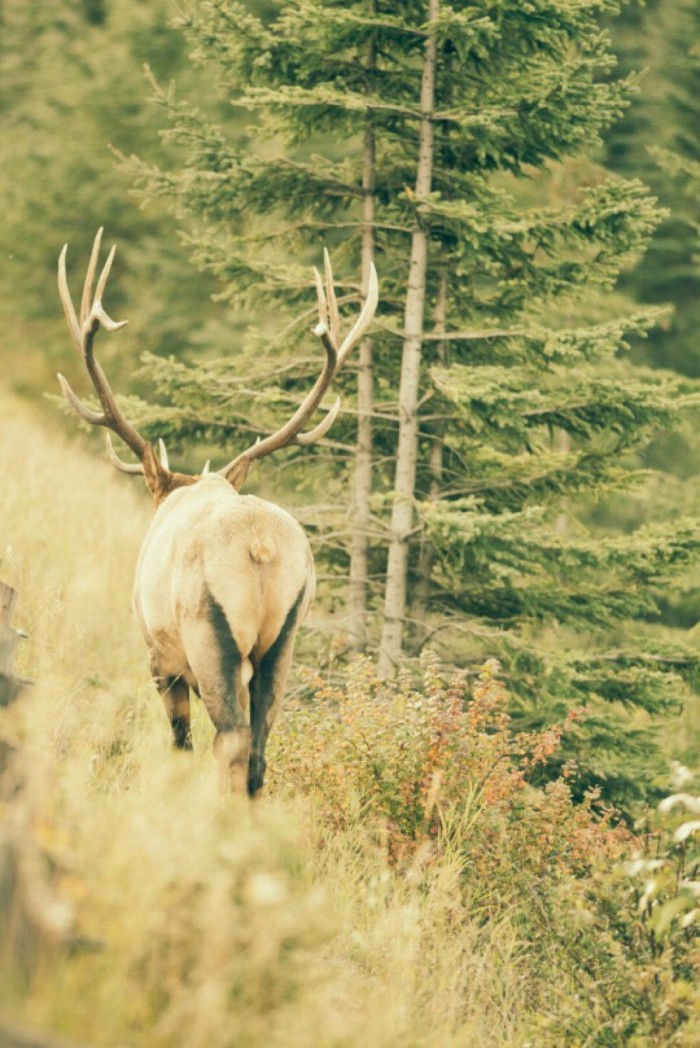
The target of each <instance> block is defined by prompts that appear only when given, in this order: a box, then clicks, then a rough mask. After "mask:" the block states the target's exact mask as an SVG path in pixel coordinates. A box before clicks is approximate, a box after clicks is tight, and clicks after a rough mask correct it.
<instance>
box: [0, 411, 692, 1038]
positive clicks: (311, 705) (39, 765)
mask: <svg viewBox="0 0 700 1048" xmlns="http://www.w3.org/2000/svg"><path fill="white" fill-rule="evenodd" d="M0 409H1V410H2V415H3V442H2V448H1V449H0V476H1V477H2V493H3V513H2V533H1V536H0V542H1V543H2V568H1V575H2V578H3V579H4V580H5V581H7V582H8V583H10V584H12V585H14V586H15V587H17V589H18V590H19V591H20V598H21V599H20V605H19V613H18V615H17V616H16V618H17V625H20V626H22V627H23V628H25V629H26V630H27V632H28V633H29V634H30V637H29V640H28V641H27V642H25V645H24V648H23V651H22V657H21V660H20V665H18V667H17V668H18V670H19V671H20V672H22V673H24V674H26V675H28V676H31V677H32V678H34V680H35V682H36V683H35V685H34V687H33V688H32V689H31V690H29V691H28V692H27V693H26V694H25V696H24V697H23V698H22V700H21V701H19V702H18V703H16V704H15V705H14V706H12V707H10V708H9V709H7V710H5V711H2V716H1V719H0V736H1V737H2V738H3V739H4V740H6V741H11V742H13V743H14V744H16V745H17V746H19V747H21V750H22V760H21V763H20V772H21V776H22V777H23V779H24V786H23V787H22V789H21V790H20V792H19V793H17V794H11V792H10V791H9V790H8V789H6V790H5V794H4V796H5V800H4V801H3V802H2V805H3V808H4V812H3V814H4V816H5V819H4V821H5V824H6V830H5V831H4V836H3V840H2V855H3V856H4V857H5V858H6V856H7V848H8V842H9V843H10V844H12V843H13V842H14V846H15V847H18V848H19V853H20V855H21V856H23V859H22V861H21V862H20V863H19V868H20V871H21V872H20V891H19V892H18V891H15V892H14V894H12V892H11V891H9V889H8V881H7V876H6V875H4V876H3V878H0V880H2V889H3V894H2V896H1V897H0V902H1V903H2V921H1V922H0V924H1V926H0V932H1V933H2V934H0V941H4V943H5V945H4V947H3V950H2V951H0V965H1V966H2V976H3V982H4V984H5V986H6V993H5V1003H4V1006H3V1007H4V1017H5V1018H9V1019H11V1020H12V1021H13V1022H21V1023H23V1024H27V1025H29V1026H30V1027H32V1028H36V1029H43V1030H51V1031H53V1032H56V1033H60V1034H62V1035H63V1036H64V1037H69V1038H71V1039H73V1040H75V1041H76V1042H78V1043H80V1044H85V1045H91V1046H94V1048H102V1046H117V1045H126V1044H128V1045H139V1046H141V1045H143V1046H148V1048H151V1046H157V1048H161V1046H162V1048H165V1046H168V1048H173V1046H182V1048H185V1046H186V1048H198V1046H201V1048H205V1046H207V1048H209V1046H212V1045H216V1046H227V1045H231V1046H233V1045H246V1046H247V1048H255V1046H258V1045H260V1046H262V1045H265V1046H266V1048H269V1046H274V1045H278V1046H280V1048H282V1046H284V1048H302V1046H308V1048H311V1046H314V1048H331V1046H334V1048H335V1046H338V1048H340V1046H354V1045H372V1048H383V1046H386V1048H389V1046H393V1045H399V1044H400V1045H402V1046H409V1048H410V1046H416V1048H418V1046H420V1048H431V1046H435V1048H438V1046H439V1048H450V1046H454V1048H457V1046H464V1045H470V1046H475V1048H478V1046H489V1048H491V1046H497V1045H498V1046H501V1045H502V1046H506V1045H507V1046H516V1045H519V1046H523V1048H524V1046H525V1045H552V1046H554V1045H562V1044H571V1045H584V1044H585V1045H597V1044H600V1045H617V1044H620V1045H622V1044H639V1045H642V1044H643V1045H662V1044H663V1045H666V1044H674V1045H688V1046H689V1045H691V1044H695V1043H697V1037H698V1035H699V1034H700V1029H699V1027H698V1004H699V1001H698V997H697V989H696V985H697V984H695V985H694V977H695V975H696V974H697V968H698V956H697V950H696V947H695V946H694V940H693V939H692V927H691V925H690V920H692V892H690V895H689V890H686V889H682V890H681V892H680V894H679V892H678V878H679V876H680V875H681V873H682V871H681V867H680V865H679V863H680V862H681V859H680V858H679V855H678V851H677V846H676V845H674V843H673V840H672V839H671V837H670V833H671V830H672V829H673V827H674V826H675V825H677V823H678V822H679V821H682V818H683V816H682V815H680V816H678V817H677V818H674V817H673V816H672V815H671V816H665V817H663V818H665V819H666V820H668V819H672V818H674V821H673V822H672V823H671V825H670V826H664V823H663V822H662V823H659V825H658V826H657V827H656V831H657V835H656V836H654V837H653V838H652V837H651V836H648V837H642V836H637V837H634V836H632V834H631V833H630V831H628V830H627V829H624V828H621V827H619V826H617V827H616V825H615V817H614V813H612V812H610V811H605V810H602V811H597V812H596V807H597V805H596V798H595V796H594V795H589V797H588V798H587V801H586V802H585V803H584V804H582V805H580V806H574V805H573V804H572V803H571V798H570V785H569V783H570V780H573V779H574V778H575V774H576V772H575V768H568V769H567V770H566V774H565V775H564V776H563V777H562V778H561V779H560V780H558V781H557V782H554V783H552V784H550V785H549V786H548V787H547V788H546V789H544V790H541V789H539V788H537V786H536V785H535V784H536V781H537V774H536V773H537V768H538V766H539V765H540V764H541V762H542V761H543V760H544V759H546V757H547V756H548V755H551V753H552V752H553V751H554V750H556V748H557V746H558V744H559V738H560V735H561V732H563V731H570V732H575V731H576V730H577V723H576V719H577V718H576V716H572V717H570V718H569V720H568V722H567V723H565V724H563V725H560V726H558V727H557V728H555V729H549V730H548V731H546V732H544V733H540V734H529V735H524V734H522V733H521V734H518V733H516V732H514V731H513V729H512V728H511V726H510V722H509V719H508V716H507V714H506V713H505V705H504V703H505V699H506V696H505V689H504V688H503V686H502V684H501V683H500V681H499V678H498V666H497V665H496V664H494V663H487V664H485V665H484V667H483V669H482V672H481V675H480V677H479V679H478V680H477V681H475V682H471V683H467V682H466V681H465V679H464V677H463V676H461V675H459V674H457V675H453V676H452V677H449V678H446V677H444V676H443V675H442V674H441V673H440V671H439V668H438V666H437V664H436V663H435V661H434V659H431V658H430V657H428V658H426V659H424V662H423V679H422V680H421V681H418V682H416V681H412V680H409V679H408V678H399V680H398V682H397V683H395V684H392V685H386V684H380V682H378V681H377V680H375V679H374V677H373V674H372V671H371V668H370V666H369V664H368V663H366V662H363V661H359V662H357V663H356V664H355V665H354V667H353V668H352V670H351V672H350V673H349V674H348V677H347V683H346V685H345V687H343V688H331V687H328V686H326V685H325V684H324V682H323V681H322V680H321V679H320V678H319V677H318V674H317V671H316V669H315V667H313V666H311V667H307V668H306V669H304V668H302V669H301V670H299V673H298V678H297V686H296V689H295V694H296V695H299V696H301V697H300V698H296V699H293V700H291V701H290V702H289V704H288V708H287V710H286V711H285V712H284V713H283V715H282V718H281V720H280V722H279V723H278V725H277V727H276V729H275V734H274V735H273V739H272V740H271V747H270V749H271V753H270V765H271V771H272V775H271V783H270V787H269V789H268V792H267V794H266V796H265V798H264V799H263V800H262V801H261V802H259V803H258V804H257V805H256V806H255V807H254V808H252V809H251V808H249V807H248V805H247V804H246V805H242V804H238V803H235V802H234V801H232V800H230V799H222V798H220V797H218V796H217V793H216V787H215V774H214V766H213V760H212V757H211V751H210V745H209V739H210V734H211V731H210V726H209V724H208V722H207V721H206V718H205V716H204V715H203V712H202V710H201V707H200V706H199V704H197V705H196V707H195V722H194V731H195V754H194V756H191V755H182V754H176V753H174V752H172V751H171V748H170V741H169V730H168V728H167V726H166V720H165V717H164V715H163V713H162V710H161V709H160V703H159V700H158V698H157V696H156V694H155V691H154V689H153V688H152V685H151V684H150V682H149V679H148V671H147V666H146V656H145V650H144V648H143V645H142V642H141V639H140V637H139V636H138V631H137V627H136V624H135V623H134V621H133V619H132V617H131V611H130V587H131V577H132V571H133V565H134V562H135V558H136V554H137V549H138V545H139V541H140V537H141V536H142V534H143V531H144V529H145V527H146V524H147V520H148V518H149V509H150V507H149V505H148V499H147V497H146V495H145V493H142V492H141V490H140V489H139V485H138V484H136V483H134V484H130V483H129V481H128V480H126V479H125V478H123V477H120V476H113V475H112V472H111V471H110V469H108V468H107V466H106V464H105V463H103V462H101V461H98V460H96V459H95V458H93V457H91V456H89V455H88V454H87V453H86V452H85V451H84V450H83V449H82V448H81V447H80V446H78V445H77V444H69V443H67V442H66V441H65V440H64V439H63V438H62V437H61V436H60V434H57V433H56V432H46V431H43V430H42V429H41V428H40V427H39V426H38V425H37V423H36V420H35V419H34V418H32V417H31V416H30V415H29V414H28V413H27V409H26V407H25V406H20V405H18V402H16V401H15V400H13V399H10V398H9V397H6V396H3V398H2V400H1V401H0ZM581 715H582V714H581ZM660 818H661V817H660ZM652 847H653V849H654V855H655V857H656V858H657V859H658V862H659V865H657V867H655V872H654V874H653V877H654V885H655V887H654V888H653V889H651V888H650V887H649V885H648V883H647V884H646V885H645V877H648V867H647V865H646V861H647V859H646V858H645V856H646V857H647V858H648V856H649V850H650V848H652ZM635 854H636V855H637V859H636V865H635V866H632V867H631V866H629V865H625V863H627V862H628V861H629V860H630V859H631V858H632V857H633V856H634V855H635ZM30 860H31V861H30ZM684 875H685V877H686V879H688V878H689V877H690V879H691V880H692V877H691V875H690V872H689V870H688V869H686V871H685V874H684ZM23 877H24V878H25V879H26V882H27V883H26V884H25V886H24V889H22V887H21V886H22V883H23V882H22V878H23ZM645 887H646V895H643V892H644V890H645ZM39 889H40V890H39ZM23 892H24V894H23ZM684 892H685V894H684ZM689 899H691V901H690V902H689V901H688V900H689ZM8 900H9V902H8ZM640 900H641V905H640ZM8 907H9V908H8ZM20 911H21V912H20ZM27 912H29V913H30V914H31V921H30V923H32V922H33V923H32V927H33V928H34V932H33V934H32V935H31V936H27V935H26V934H23V928H25V924H26V921H27V920H28V918H27ZM689 915H690V918H689ZM23 922H25V924H23ZM681 924H685V925H687V927H681ZM25 932H26V928H25ZM0 1018H1V1016H0Z"/></svg>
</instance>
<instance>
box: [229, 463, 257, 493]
mask: <svg viewBox="0 0 700 1048" xmlns="http://www.w3.org/2000/svg"><path fill="white" fill-rule="evenodd" d="M250 466H251V461H250V459H249V458H248V456H247V455H241V457H240V458H238V459H236V461H235V462H234V463H233V464H232V465H231V466H229V468H228V469H227V470H226V472H225V473H224V476H225V477H226V480H227V481H228V482H229V484H231V485H233V487H234V488H235V489H236V491H240V489H241V488H242V487H243V484H244V483H245V479H246V477H247V476H248V472H249V470H250Z"/></svg>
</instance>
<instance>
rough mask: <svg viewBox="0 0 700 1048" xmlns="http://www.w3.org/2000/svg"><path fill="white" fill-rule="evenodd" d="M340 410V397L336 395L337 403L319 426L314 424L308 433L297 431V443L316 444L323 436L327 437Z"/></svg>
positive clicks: (304, 444)
mask: <svg viewBox="0 0 700 1048" xmlns="http://www.w3.org/2000/svg"><path fill="white" fill-rule="evenodd" d="M339 411H340V397H336V398H335V404H334V405H333V407H332V408H331V410H330V411H329V412H328V414H327V415H326V417H325V418H324V419H322V421H321V422H319V424H318V425H317V426H314V428H313V429H310V430H309V432H308V433H297V436H296V440H295V443H296V444H301V445H302V446H303V447H308V446H309V444H315V443H316V441H317V440H320V439H321V438H322V437H325V435H326V433H327V432H328V430H329V429H330V428H331V426H332V425H333V423H334V422H335V420H336V418H337V417H338V412H339Z"/></svg>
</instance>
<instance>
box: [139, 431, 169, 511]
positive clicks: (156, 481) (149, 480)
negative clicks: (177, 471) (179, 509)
mask: <svg viewBox="0 0 700 1048" xmlns="http://www.w3.org/2000/svg"><path fill="white" fill-rule="evenodd" d="M142 461H143V479H144V480H145V481H146V487H147V488H148V490H149V491H150V492H151V494H152V495H153V497H154V499H155V500H156V502H159V501H160V499H162V498H163V497H164V496H165V495H166V494H167V492H168V491H169V489H170V476H171V474H170V470H169V469H166V468H165V467H164V466H161V464H160V462H159V460H158V456H157V455H156V453H155V450H154V448H153V445H152V444H149V443H147V444H146V447H145V448H144V452H143V460H142Z"/></svg>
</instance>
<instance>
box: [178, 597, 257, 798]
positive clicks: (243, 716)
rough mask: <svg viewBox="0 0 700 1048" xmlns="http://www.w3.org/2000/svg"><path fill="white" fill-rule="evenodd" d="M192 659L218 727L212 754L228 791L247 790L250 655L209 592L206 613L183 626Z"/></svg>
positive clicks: (202, 692)
mask: <svg viewBox="0 0 700 1048" xmlns="http://www.w3.org/2000/svg"><path fill="white" fill-rule="evenodd" d="M183 636H184V638H185V642H186V649H187V651H188V661H189V664H190V666H191V668H192V671H193V673H194V675H195V677H196V678H197V682H198V685H199V694H200V696H201V698H202V702H203V703H204V706H205V708H206V710H207V713H208V714H209V717H210V718H211V721H212V723H213V725H214V727H215V728H216V736H215V738H214V755H215V757H216V762H217V765H218V767H219V778H220V783H221V788H222V790H223V792H225V793H236V794H245V793H246V788H247V780H248V755H249V752H250V693H249V687H248V685H249V681H250V677H251V673H252V666H251V663H250V660H249V659H248V658H247V657H246V656H245V655H244V654H242V652H241V648H240V647H239V645H238V644H237V643H236V640H235V638H234V636H233V633H232V631H231V628H230V626H229V623H228V620H227V618H226V614H225V612H224V609H223V607H222V606H221V604H219V602H218V601H217V600H216V599H215V598H214V597H213V595H211V594H209V597H208V600H207V614H206V617H205V618H202V619H201V620H198V621H194V622H191V623H189V624H188V625H187V626H186V627H184V628H183Z"/></svg>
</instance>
